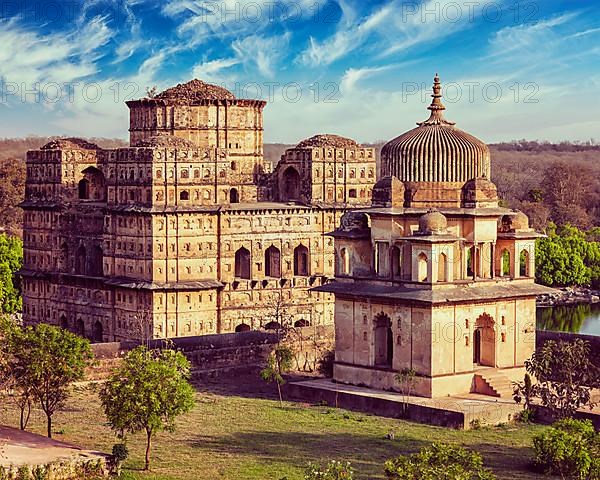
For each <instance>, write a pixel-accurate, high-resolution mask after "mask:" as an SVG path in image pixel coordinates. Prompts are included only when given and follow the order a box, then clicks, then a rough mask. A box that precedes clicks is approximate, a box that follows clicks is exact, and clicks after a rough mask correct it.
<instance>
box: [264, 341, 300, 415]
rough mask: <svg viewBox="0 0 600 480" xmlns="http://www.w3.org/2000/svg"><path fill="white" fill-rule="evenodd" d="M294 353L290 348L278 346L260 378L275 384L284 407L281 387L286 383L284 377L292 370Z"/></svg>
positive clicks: (270, 356) (280, 402)
mask: <svg viewBox="0 0 600 480" xmlns="http://www.w3.org/2000/svg"><path fill="white" fill-rule="evenodd" d="M293 361H294V353H293V352H292V350H291V349H290V348H289V347H286V346H284V345H278V346H277V347H276V348H275V350H274V351H273V352H272V353H271V355H269V358H268V359H267V365H266V367H265V368H263V369H262V370H261V372H260V376H261V378H262V379H263V380H265V381H266V382H269V383H271V382H275V383H276V384H277V392H278V393H279V404H280V405H281V406H282V407H283V397H282V395H281V386H282V385H283V384H284V383H285V379H284V378H283V375H284V374H285V373H287V372H289V371H290V370H291V369H292V366H293Z"/></svg>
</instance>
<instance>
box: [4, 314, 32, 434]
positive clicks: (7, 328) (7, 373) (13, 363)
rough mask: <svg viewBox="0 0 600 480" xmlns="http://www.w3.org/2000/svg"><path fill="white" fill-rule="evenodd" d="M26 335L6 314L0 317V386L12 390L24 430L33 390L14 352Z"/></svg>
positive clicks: (22, 365) (20, 426) (20, 423)
mask: <svg viewBox="0 0 600 480" xmlns="http://www.w3.org/2000/svg"><path fill="white" fill-rule="evenodd" d="M25 338H26V336H25V334H24V331H23V330H22V329H21V328H20V327H19V326H18V325H17V324H16V323H15V322H14V321H13V320H12V319H10V318H9V317H8V316H5V317H3V318H0V339H1V340H0V376H1V377H2V381H0V386H2V385H4V387H8V388H10V389H11V390H12V392H13V394H12V395H11V398H12V399H13V401H14V403H15V404H16V405H17V407H18V408H19V412H20V417H19V428H20V429H21V430H25V429H26V428H27V424H28V423H29V417H30V415H31V404H32V402H33V401H34V398H33V391H32V388H31V385H30V383H29V381H28V377H27V376H26V374H25V373H26V372H24V371H23V368H24V367H26V365H24V364H23V363H22V362H19V361H17V357H16V356H15V354H16V353H17V352H19V351H20V350H22V349H23V348H24V345H25V342H24V340H25Z"/></svg>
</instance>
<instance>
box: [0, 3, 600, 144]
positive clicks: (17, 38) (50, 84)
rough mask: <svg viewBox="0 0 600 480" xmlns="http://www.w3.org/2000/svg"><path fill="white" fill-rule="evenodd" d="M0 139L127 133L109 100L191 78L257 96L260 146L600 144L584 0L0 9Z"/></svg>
mask: <svg viewBox="0 0 600 480" xmlns="http://www.w3.org/2000/svg"><path fill="white" fill-rule="evenodd" d="M0 23H1V25H0V80H1V83H0V95H1V96H0V121H1V122H2V123H1V125H2V127H1V130H0V136H22V135H27V134H39V135H78V136H107V137H122V138H127V128H128V110H127V107H126V105H125V104H124V101H126V100H129V99H131V98H139V97H143V96H145V94H146V89H147V88H148V87H152V86H157V88H158V89H159V90H162V89H164V88H167V87H169V86H171V85H174V84H177V83H181V82H185V81H187V80H190V79H191V78H195V77H196V78H200V79H203V80H205V81H209V82H212V83H217V84H220V85H224V86H226V87H227V88H229V89H230V90H232V91H234V93H236V94H237V95H238V96H243V97H253V98H255V97H260V98H264V99H266V100H268V101H269V103H268V105H267V107H266V109H265V141H268V142H286V143H292V142H296V141H298V140H300V139H302V138H305V137H308V136H310V135H313V134H315V133H337V134H341V135H345V136H350V137H352V138H355V139H357V140H359V141H362V142H369V141H376V140H385V139H390V138H392V137H394V136H396V135H399V134H400V133H402V132H403V131H405V130H408V129H410V128H412V127H413V126H414V125H415V122H417V121H421V120H423V119H425V118H426V117H427V113H428V112H427V111H426V110H425V108H426V106H427V104H428V103H429V100H430V99H429V96H428V95H429V93H430V88H431V83H432V78H433V75H434V74H435V73H436V72H439V74H440V77H441V79H442V82H443V85H444V86H445V99H444V103H445V104H446V107H447V112H446V116H447V118H449V119H450V120H453V121H455V122H457V126H458V127H459V128H462V129H464V130H467V131H469V132H471V133H473V134H474V135H476V136H478V137H480V138H481V139H482V140H484V141H486V142H496V141H502V140H511V139H520V138H527V139H543V140H551V141H558V140H565V139H566V140H589V139H591V138H595V139H596V140H600V120H599V113H598V112H599V111H600V109H599V107H600V100H599V98H600V67H599V65H598V63H599V60H600V4H599V3H598V2H597V0H581V1H576V0H570V1H560V0H534V1H528V0H520V1H517V0H494V1H487V0H481V1H479V0H472V1H469V0H466V1H462V0H461V1H459V0H427V1H417V0H415V1H412V0H411V1H406V0H402V1H401V0H378V1H365V0H293V1H278V0H252V1H250V0H222V1H201V0H162V1H160V2H157V1H150V0H63V1H58V0H54V1H45V2H43V1H40V0H0Z"/></svg>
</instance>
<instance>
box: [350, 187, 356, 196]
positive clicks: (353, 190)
mask: <svg viewBox="0 0 600 480" xmlns="http://www.w3.org/2000/svg"><path fill="white" fill-rule="evenodd" d="M348 197H349V198H356V188H351V189H350V190H348Z"/></svg>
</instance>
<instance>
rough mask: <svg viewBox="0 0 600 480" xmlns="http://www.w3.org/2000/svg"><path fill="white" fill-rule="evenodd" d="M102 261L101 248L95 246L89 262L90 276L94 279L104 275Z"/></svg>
mask: <svg viewBox="0 0 600 480" xmlns="http://www.w3.org/2000/svg"><path fill="white" fill-rule="evenodd" d="M103 260H104V254H103V252H102V247H100V246H99V245H96V246H95V247H94V248H93V250H92V258H91V261H90V275H92V276H94V277H101V276H102V275H103V274H104V269H103V267H102V262H103Z"/></svg>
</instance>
